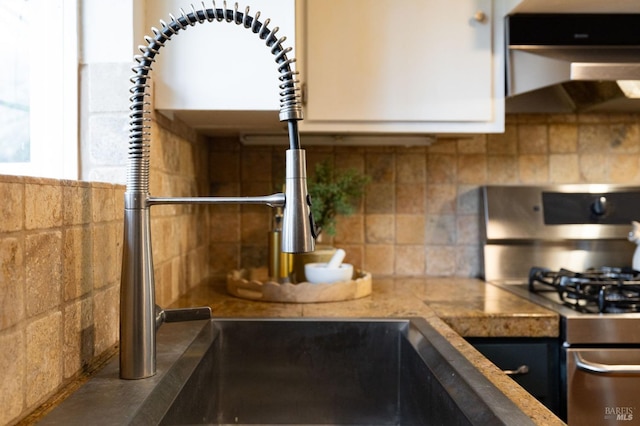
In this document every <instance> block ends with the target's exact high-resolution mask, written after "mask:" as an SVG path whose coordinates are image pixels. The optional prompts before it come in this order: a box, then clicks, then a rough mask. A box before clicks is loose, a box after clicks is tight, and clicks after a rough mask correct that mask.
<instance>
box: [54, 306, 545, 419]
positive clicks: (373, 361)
mask: <svg viewBox="0 0 640 426" xmlns="http://www.w3.org/2000/svg"><path fill="white" fill-rule="evenodd" d="M168 325H169V324H167V325H164V326H163V327H162V328H161V330H162V329H163V328H165V327H167V326H168ZM183 327H186V325H183ZM199 327H200V329H199V331H198V332H197V334H196V335H195V338H192V339H191V342H190V344H189V345H188V346H187V348H186V350H184V351H183V353H181V354H180V355H179V356H178V357H177V359H176V360H175V361H174V362H172V363H171V365H170V366H169V367H167V368H166V370H164V369H163V370H162V371H161V369H160V368H159V374H158V376H157V377H154V378H152V379H146V380H142V381H132V382H131V381H123V380H118V379H113V381H115V382H119V383H120V385H119V386H120V390H119V391H116V393H117V394H118V396H117V397H114V398H115V399H118V398H120V399H121V401H120V402H118V401H116V400H114V401H112V403H113V404H115V405H116V406H117V409H116V410H114V411H113V415H114V416H117V415H119V416H120V418H119V419H117V421H115V422H114V424H122V423H130V424H162V425H177V424H218V425H220V424H223V425H226V424H233V425H238V424H261V425H285V424H288V425H289V424H295V425H431V424H440V425H470V424H478V425H492V424H507V425H513V424H518V425H525V424H533V423H532V422H531V420H530V419H529V417H528V416H526V415H525V414H524V413H522V412H521V411H520V410H519V409H518V408H517V407H516V406H515V405H514V404H513V403H512V402H511V401H510V400H509V399H508V398H507V397H505V396H504V395H503V394H502V393H501V392H500V391H498V390H497V389H496V388H495V387H494V386H493V385H492V384H491V383H490V382H489V381H488V380H487V379H486V378H485V377H484V376H482V375H481V374H480V373H479V372H478V371H477V370H476V369H475V368H474V367H473V366H472V365H471V364H470V363H469V362H468V361H467V360H466V359H465V358H464V357H462V356H461V355H460V353H459V352H457V351H456V350H455V349H454V348H453V347H452V346H451V345H450V344H449V342H447V341H446V340H445V339H444V338H443V337H442V336H441V335H440V334H438V333H437V332H436V331H435V330H434V329H433V328H431V326H429V324H428V323H427V322H426V321H425V320H423V319H399V320H386V319H384V320H324V319H323V320H315V319H314V320H309V319H300V320H288V319H287V320H281V319H273V320H271V319H269V320H265V319H260V320H251V319H228V320H227V319H214V320H211V321H206V322H201V324H200V325H199ZM159 340H160V336H159ZM159 353H160V348H159ZM159 363H160V361H159ZM107 375H108V374H107ZM149 380H151V381H152V382H153V383H152V384H149V382H148V381H149ZM107 381H108V380H107ZM129 383H131V385H132V386H138V385H139V386H144V387H146V389H145V390H142V391H131V390H130V391H126V392H129V394H130V395H132V396H133V395H139V393H140V392H143V393H144V392H146V393H144V397H139V396H138V402H139V403H137V404H133V403H132V402H131V401H130V400H131V398H133V397H129V398H127V397H123V396H121V395H122V393H123V392H125V391H123V390H122V386H128V384H129ZM145 383H147V384H145ZM103 385H104V383H103ZM114 385H116V386H118V383H115V384H114ZM96 390H97V392H99V393H98V394H97V395H96V401H98V400H104V399H105V393H104V392H105V390H104V388H99V387H98V388H96ZM80 392H82V389H81V390H80V391H78V392H77V393H80ZM126 392H125V393H126ZM74 396H75V395H74ZM70 399H71V398H70ZM125 400H126V401H125ZM66 403H67V401H65V403H63V404H62V405H61V406H60V407H58V409H57V410H56V411H63V412H64V405H65V404H66ZM97 403H98V402H94V403H92V402H90V401H88V400H84V401H83V400H78V401H76V402H75V407H76V411H81V410H80V409H79V408H78V407H85V411H91V412H92V416H91V419H92V423H93V424H96V422H95V421H96V419H100V418H103V417H104V418H105V419H108V418H109V414H106V415H100V414H99V410H100V408H99V407H95V404H97ZM99 403H100V404H104V401H101V402H99ZM122 404H125V405H126V404H130V405H134V406H133V407H129V408H126V407H123V406H122ZM71 405H72V406H73V403H71ZM88 406H91V407H92V408H91V409H89V410H87V407H88ZM123 410H125V411H126V410H130V411H131V413H130V415H126V416H124V417H123V413H122V411H123ZM56 411H54V412H53V413H51V415H50V417H55V416H56V415H57V416H58V418H59V420H60V419H61V420H60V421H64V424H70V423H76V421H75V419H74V418H73V417H70V416H68V415H67V416H66V417H64V413H62V414H61V413H60V412H58V413H56ZM67 411H69V409H67ZM61 415H62V417H60V416H61ZM125 417H126V420H125ZM45 420H46V418H45ZM112 420H113V419H112ZM82 421H84V420H81V419H78V422H77V424H82ZM53 423H55V421H54V422H53ZM44 424H46V422H45V423H44Z"/></svg>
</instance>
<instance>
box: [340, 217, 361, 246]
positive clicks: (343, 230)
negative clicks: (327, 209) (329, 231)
mask: <svg viewBox="0 0 640 426" xmlns="http://www.w3.org/2000/svg"><path fill="white" fill-rule="evenodd" d="M335 242H336V244H345V243H346V244H358V243H360V244H361V243H363V242H364V215H362V214H353V215H350V216H338V217H336V236H335Z"/></svg>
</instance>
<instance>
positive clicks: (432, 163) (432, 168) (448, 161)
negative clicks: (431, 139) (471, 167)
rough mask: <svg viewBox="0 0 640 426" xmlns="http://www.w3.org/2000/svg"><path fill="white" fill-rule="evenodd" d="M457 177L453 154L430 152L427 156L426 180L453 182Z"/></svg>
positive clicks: (455, 161)
mask: <svg viewBox="0 0 640 426" xmlns="http://www.w3.org/2000/svg"><path fill="white" fill-rule="evenodd" d="M457 178H458V162H457V157H456V155H454V154H440V153H430V154H429V157H428V158H427V182H428V183H429V184H430V185H431V184H438V183H454V182H456V180H457Z"/></svg>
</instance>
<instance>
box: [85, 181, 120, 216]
mask: <svg viewBox="0 0 640 426" xmlns="http://www.w3.org/2000/svg"><path fill="white" fill-rule="evenodd" d="M114 196H115V194H114V190H113V188H112V187H111V186H102V185H96V184H94V185H93V188H92V190H91V203H92V214H93V221H94V222H107V221H110V220H114V219H115V218H116V203H115V199H114Z"/></svg>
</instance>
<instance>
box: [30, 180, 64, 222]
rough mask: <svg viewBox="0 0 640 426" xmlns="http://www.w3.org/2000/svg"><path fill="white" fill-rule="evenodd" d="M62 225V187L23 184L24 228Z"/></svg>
mask: <svg viewBox="0 0 640 426" xmlns="http://www.w3.org/2000/svg"><path fill="white" fill-rule="evenodd" d="M60 225H62V187H61V186H59V185H39V184H30V183H27V184H26V185H25V227H26V229H42V228H52V227H54V226H60Z"/></svg>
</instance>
